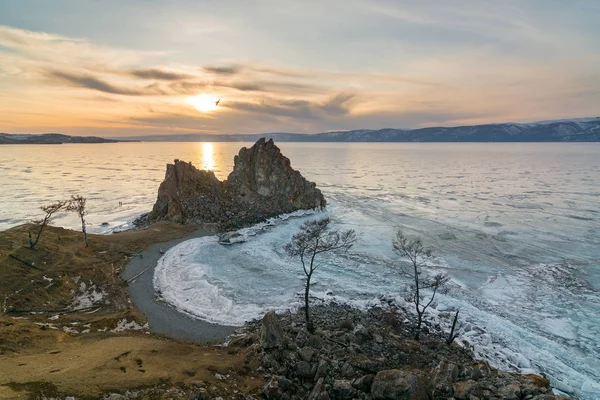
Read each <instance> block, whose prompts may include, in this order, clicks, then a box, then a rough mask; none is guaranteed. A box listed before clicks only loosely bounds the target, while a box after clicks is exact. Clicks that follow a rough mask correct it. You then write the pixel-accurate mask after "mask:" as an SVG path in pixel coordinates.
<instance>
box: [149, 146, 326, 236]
mask: <svg viewBox="0 0 600 400" xmlns="http://www.w3.org/2000/svg"><path fill="white" fill-rule="evenodd" d="M325 205H326V202H325V199H324V197H323V195H322V194H321V191H320V190H319V189H317V188H316V185H315V183H314V182H309V181H308V180H306V179H305V178H304V177H303V176H302V175H301V174H300V172H298V171H296V170H294V169H293V168H292V167H291V163H290V160H289V159H288V158H287V157H285V156H284V155H283V154H281V151H280V150H279V148H278V147H277V146H275V144H274V143H273V140H268V141H265V139H264V138H262V139H260V140H259V141H258V142H256V143H255V144H254V145H253V146H252V147H250V148H245V147H244V148H242V149H241V150H240V151H239V154H238V155H237V156H236V157H235V158H234V167H233V171H232V172H231V173H230V174H229V177H228V178H227V179H226V180H225V181H223V182H221V181H219V179H217V177H216V176H215V174H214V173H213V172H212V171H204V170H198V169H197V168H196V167H194V166H193V165H192V164H191V163H186V162H183V161H180V160H175V163H174V164H168V165H167V173H166V175H165V180H164V181H163V182H162V183H161V184H160V187H159V189H158V198H157V200H156V203H155V204H154V208H153V209H152V212H151V213H150V215H149V221H150V222H155V221H159V220H168V221H173V222H179V223H184V224H204V223H218V224H222V225H224V226H226V227H231V228H236V227H240V226H243V225H248V224H252V223H255V222H259V221H262V220H265V219H267V218H270V217H273V216H276V215H279V214H283V213H289V212H293V211H296V210H308V209H314V208H320V207H325Z"/></svg>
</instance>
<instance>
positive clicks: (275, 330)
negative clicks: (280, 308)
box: [260, 311, 283, 350]
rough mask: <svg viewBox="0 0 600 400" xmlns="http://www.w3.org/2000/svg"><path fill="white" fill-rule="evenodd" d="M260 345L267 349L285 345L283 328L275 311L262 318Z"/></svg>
mask: <svg viewBox="0 0 600 400" xmlns="http://www.w3.org/2000/svg"><path fill="white" fill-rule="evenodd" d="M260 345H261V346H262V348H263V349H265V350H266V349H273V348H281V347H282V346H283V329H282V328H281V324H280V323H279V319H278V318H277V315H276V314H275V313H274V312H273V311H270V312H268V313H266V314H265V316H264V317H263V319H262V324H261V326H260Z"/></svg>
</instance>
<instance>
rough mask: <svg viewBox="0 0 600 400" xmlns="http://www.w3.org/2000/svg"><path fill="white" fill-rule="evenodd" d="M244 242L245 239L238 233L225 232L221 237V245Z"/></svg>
mask: <svg viewBox="0 0 600 400" xmlns="http://www.w3.org/2000/svg"><path fill="white" fill-rule="evenodd" d="M243 241H244V237H243V236H242V235H241V234H240V233H238V232H237V231H230V232H225V233H221V234H220V235H219V243H220V244H234V243H240V242H243Z"/></svg>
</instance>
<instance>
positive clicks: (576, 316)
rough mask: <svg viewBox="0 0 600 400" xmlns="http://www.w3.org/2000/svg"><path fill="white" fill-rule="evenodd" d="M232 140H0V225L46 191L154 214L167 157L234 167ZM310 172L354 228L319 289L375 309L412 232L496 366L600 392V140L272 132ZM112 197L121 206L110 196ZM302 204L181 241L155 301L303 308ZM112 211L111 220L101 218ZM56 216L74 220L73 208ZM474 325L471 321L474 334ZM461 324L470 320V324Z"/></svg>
mask: <svg viewBox="0 0 600 400" xmlns="http://www.w3.org/2000/svg"><path fill="white" fill-rule="evenodd" d="M240 146H241V144H236V143H214V144H202V143H120V144H102V145H62V146H1V147H0V170H2V171H3V174H2V175H1V176H0V184H1V186H0V187H2V192H1V193H0V205H1V206H0V228H7V227H9V226H11V225H15V224H18V223H21V222H23V221H25V220H27V219H30V218H31V217H33V216H36V215H35V213H36V212H37V211H36V208H37V207H38V206H39V205H41V204H43V203H46V202H48V201H50V200H53V199H59V198H64V197H65V196H67V195H69V194H74V193H81V194H83V195H84V196H87V197H88V203H89V209H90V215H89V217H88V221H89V222H90V223H91V224H92V225H91V227H90V230H91V231H95V232H107V231H110V230H111V229H114V228H115V227H119V226H122V225H126V223H127V221H128V220H131V218H133V217H134V216H135V215H137V214H139V213H141V212H144V211H148V210H149V209H150V208H151V206H152V204H153V203H154V200H155V198H156V190H157V188H158V184H159V183H160V181H161V180H162V178H163V176H164V170H165V167H164V164H165V163H166V162H172V160H173V159H174V158H180V159H183V160H186V161H192V162H193V163H194V164H195V165H197V166H199V167H201V168H211V169H213V170H215V172H216V174H217V176H218V177H219V178H224V177H226V175H227V174H228V173H229V171H230V170H231V167H232V163H233V155H234V154H236V153H237V151H238V149H239V147H240ZM280 147H281V148H282V151H283V153H284V154H285V155H286V156H288V157H289V158H290V159H291V160H292V165H293V166H294V167H295V168H297V169H299V170H300V171H301V172H302V173H303V174H304V176H306V177H307V178H308V179H310V180H313V181H315V182H317V184H318V186H319V187H320V188H321V189H322V191H323V192H324V194H325V196H326V198H327V200H328V203H329V206H328V215H329V216H330V217H331V218H332V221H333V222H332V226H333V228H338V229H348V228H352V229H356V230H357V232H358V234H359V242H358V244H357V245H356V246H355V247H354V248H353V249H352V251H351V253H350V254H348V255H347V256H344V257H334V256H329V255H327V256H324V257H323V258H322V259H320V260H319V262H320V264H319V269H318V270H317V272H316V274H315V278H314V279H315V283H314V292H313V293H314V294H315V295H317V297H320V298H322V299H325V300H327V299H337V300H342V301H350V302H353V303H354V304H356V305H358V306H366V305H368V304H377V303H378V302H379V296H381V295H385V296H388V297H395V298H397V299H398V300H399V301H402V298H403V296H404V294H403V289H404V288H405V287H406V285H407V282H408V277H407V276H405V275H403V274H401V273H399V272H397V269H395V267H396V266H398V265H399V260H398V256H397V255H395V254H394V253H393V251H392V247H391V240H392V238H393V236H394V234H395V232H396V231H397V229H398V228H402V229H403V230H404V231H405V232H406V233H407V234H411V235H419V236H421V237H422V238H423V240H424V241H425V242H426V243H427V244H428V245H430V246H431V247H433V248H434V249H435V253H436V255H437V256H438V257H437V258H436V259H435V260H434V262H433V263H432V265H430V267H429V268H428V269H429V270H430V271H431V272H434V271H443V272H446V273H448V274H449V275H450V277H451V278H452V283H451V289H450V291H449V292H448V293H447V294H446V295H441V296H440V298H439V301H438V303H437V304H436V307H437V310H436V311H435V312H434V313H433V314H432V316H435V315H436V314H437V311H440V310H443V309H445V308H458V309H460V310H461V320H462V322H463V327H462V331H461V334H462V336H463V337H464V338H468V339H469V340H470V342H471V343H472V345H473V346H474V349H475V351H476V353H477V354H479V355H480V356H481V357H484V358H487V359H489V360H491V361H492V363H494V364H495V365H498V366H502V367H504V368H512V369H515V370H520V371H523V372H527V371H530V370H536V371H543V372H545V373H546V374H548V375H549V376H550V377H551V378H552V382H553V384H554V385H555V387H557V388H559V389H561V390H563V391H567V392H571V393H578V394H579V395H581V396H582V398H588V399H597V398H599V396H598V393H600V384H599V383H598V382H600V361H599V360H600V293H599V290H600V233H599V231H598V230H599V227H600V144H416V143H414V144H362V143H361V144H358V143H356V144H343V143H331V144H323V143H318V144H317V143H302V144H300V143H282V144H280ZM119 201H122V202H123V204H124V205H123V207H119V206H118V203H119ZM316 217H320V216H319V215H302V216H295V217H291V218H288V219H286V220H278V221H274V222H273V223H272V224H270V225H267V226H258V227H255V228H252V229H248V230H246V231H244V234H245V236H246V238H247V241H246V242H245V243H241V244H237V245H234V246H221V245H218V244H217V243H216V240H215V238H202V239H196V240H195V241H191V242H186V243H182V244H181V245H180V246H179V247H176V248H174V249H173V250H172V251H171V252H170V253H169V254H167V256H166V257H165V258H164V259H162V260H161V265H159V267H158V269H157V271H158V272H157V274H156V276H155V279H156V284H157V285H158V286H159V287H160V288H161V290H162V292H163V297H165V299H166V300H168V301H169V302H171V303H172V304H174V305H176V306H177V307H178V308H180V309H182V310H183V311H186V312H189V313H192V314H195V315H197V316H199V317H201V318H203V319H206V320H210V321H213V322H220V323H227V324H239V323H242V322H243V321H244V320H247V319H249V318H254V317H257V316H260V315H261V314H262V313H263V312H264V311H265V310H266V309H280V310H282V309H285V308H287V307H290V306H294V305H297V304H299V297H298V293H299V292H300V291H301V290H302V278H303V275H302V271H301V269H300V266H299V264H298V262H297V261H296V260H290V259H288V258H287V257H286V256H285V255H284V254H283V251H282V247H283V245H284V244H285V243H286V242H287V241H289V239H290V238H291V236H292V234H293V233H294V232H295V231H296V230H297V228H298V226H299V225H300V224H301V223H302V222H303V221H304V220H305V219H307V218H316ZM102 222H108V223H109V226H108V227H102V226H101V225H100V224H101V223H102ZM56 223H57V224H60V225H64V226H70V227H73V228H77V226H78V224H77V220H76V219H75V217H74V216H59V218H57V220H56ZM474 326H477V327H479V328H481V329H480V330H476V329H473V328H472V327H474ZM469 328H471V329H469Z"/></svg>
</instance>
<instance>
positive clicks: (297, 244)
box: [285, 218, 356, 333]
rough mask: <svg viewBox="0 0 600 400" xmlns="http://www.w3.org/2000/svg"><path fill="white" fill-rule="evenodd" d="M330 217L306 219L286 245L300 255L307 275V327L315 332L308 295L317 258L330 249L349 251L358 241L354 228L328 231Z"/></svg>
mask: <svg viewBox="0 0 600 400" xmlns="http://www.w3.org/2000/svg"><path fill="white" fill-rule="evenodd" d="M329 222H330V220H329V218H325V219H320V220H311V221H306V222H305V223H303V224H302V226H301V227H300V232H298V233H296V234H295V235H294V236H293V237H292V241H291V242H290V243H288V244H287V245H286V246H285V251H286V253H287V254H288V255H290V256H292V257H300V261H301V262H302V269H303V270H304V275H306V285H305V290H304V314H305V317H306V329H307V330H308V331H309V332H311V333H312V332H314V325H313V323H312V321H311V319H310V313H309V303H308V296H309V293H310V280H311V278H312V275H313V273H314V272H315V270H316V269H317V265H316V264H315V258H316V256H317V255H318V254H321V253H326V252H329V251H336V250H342V251H348V250H349V249H350V248H351V247H352V245H354V243H355V242H356V232H355V231H354V230H352V229H350V230H346V231H342V232H340V231H337V230H332V231H328V230H327V226H328V225H329Z"/></svg>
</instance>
